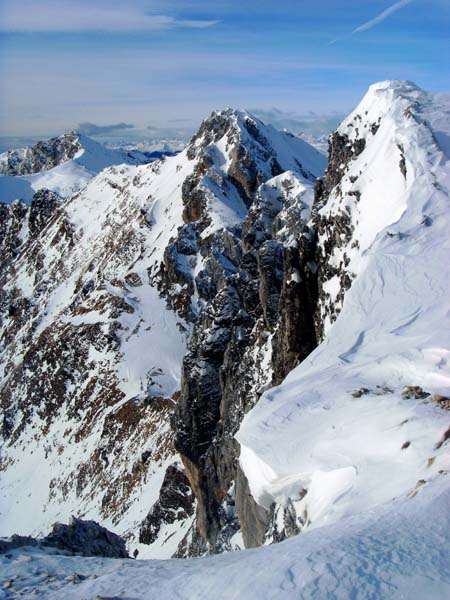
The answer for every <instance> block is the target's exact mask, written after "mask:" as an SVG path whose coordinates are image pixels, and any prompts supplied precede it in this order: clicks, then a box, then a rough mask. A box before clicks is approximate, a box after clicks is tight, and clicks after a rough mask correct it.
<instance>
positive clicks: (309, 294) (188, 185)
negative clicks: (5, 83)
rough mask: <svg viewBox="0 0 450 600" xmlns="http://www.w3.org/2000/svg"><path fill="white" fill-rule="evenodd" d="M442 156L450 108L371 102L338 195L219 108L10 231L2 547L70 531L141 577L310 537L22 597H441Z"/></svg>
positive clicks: (444, 498)
mask: <svg viewBox="0 0 450 600" xmlns="http://www.w3.org/2000/svg"><path fill="white" fill-rule="evenodd" d="M449 140H450V100H449V98H448V96H444V95H436V94H431V93H427V92H425V91H423V90H421V89H419V88H418V87H417V86H415V85H414V84H411V83H409V82H403V81H394V82H391V81H390V82H382V83H379V84H376V85H374V86H372V87H371V88H370V89H369V91H368V93H367V94H366V96H365V97H364V99H363V100H362V102H361V104H360V105H359V106H358V107H357V108H356V109H355V111H354V112H353V113H352V114H351V115H350V116H349V117H348V118H347V119H345V120H344V122H343V123H342V124H341V125H340V127H339V128H338V129H337V131H336V132H334V133H333V134H332V135H331V136H330V140H329V159H328V167H327V168H326V170H325V172H324V168H325V165H324V161H323V158H322V157H321V155H320V153H318V152H317V151H315V150H314V149H313V148H311V147H310V146H308V144H306V143H305V142H303V141H302V140H300V139H299V138H296V137H293V136H290V135H289V134H287V133H281V132H277V131H276V130H274V129H273V128H271V127H266V126H265V125H263V124H262V123H261V122H260V121H258V120H257V119H255V118H254V117H252V116H251V115H249V114H247V113H245V112H241V111H232V110H227V111H222V112H218V113H213V114H212V115H211V116H210V117H209V118H208V119H206V120H205V121H204V122H203V124H202V126H201V128H200V130H199V131H198V133H197V134H196V135H195V136H194V138H193V139H192V141H191V143H190V144H189V145H188V147H187V148H186V150H184V151H183V152H182V153H180V154H179V155H178V156H175V157H172V158H167V159H165V160H162V161H158V162H155V163H153V164H152V165H146V166H141V167H131V166H124V167H120V168H113V169H107V170H105V171H103V172H102V173H101V174H100V175H98V176H97V177H96V178H95V179H94V180H93V181H92V182H91V183H90V184H89V185H88V186H87V187H86V188H85V189H83V190H82V191H81V192H79V193H78V194H76V195H75V196H73V197H72V198H70V199H69V200H68V201H67V202H66V203H65V204H64V205H63V206H62V205H60V204H59V203H57V202H56V201H55V199H54V198H53V196H52V195H51V192H45V193H41V194H40V195H39V196H38V197H36V198H35V199H34V200H33V202H32V204H31V207H30V208H27V207H26V206H24V205H23V204H21V203H15V204H12V205H10V206H4V207H3V208H2V210H3V211H4V218H3V219H2V223H5V224H6V225H4V226H3V229H2V231H1V236H2V243H3V248H4V252H5V256H7V260H6V261H5V263H4V265H3V285H2V290H4V291H3V292H2V294H3V296H2V298H1V303H2V311H3V313H2V314H3V316H2V332H1V334H0V335H1V336H2V337H1V338H0V339H1V340H2V363H3V365H4V379H3V382H2V387H1V390H0V398H1V403H2V409H3V411H4V418H3V429H2V435H3V440H4V446H3V449H2V457H1V468H2V471H3V472H2V480H1V486H2V487H1V504H2V507H3V508H2V514H1V515H0V525H1V527H2V529H1V530H0V532H1V533H2V534H6V533H12V532H18V533H38V532H39V531H42V532H44V533H46V531H47V529H49V526H50V523H51V522H52V521H54V520H55V518H59V519H62V520H67V517H68V516H69V514H71V513H74V514H77V515H79V516H85V517H89V518H96V519H98V520H101V521H102V522H103V523H104V524H106V525H107V526H109V527H111V528H113V529H114V530H115V531H117V532H119V533H121V534H124V535H126V537H127V539H128V542H129V547H130V549H131V550H132V549H134V548H136V547H138V548H139V549H140V551H141V556H144V557H145V556H152V557H169V556H172V555H175V556H178V557H182V556H197V555H202V554H206V553H208V552H220V551H223V550H234V549H238V548H243V547H244V546H246V547H254V546H261V545H269V544H272V542H280V541H283V540H285V539H286V538H290V537H294V536H296V537H294V539H292V540H287V541H285V542H283V543H282V544H278V545H276V546H274V547H270V548H262V549H259V550H255V551H250V552H246V553H240V554H239V555H233V554H227V555H225V556H224V557H213V558H206V559H201V560H200V561H189V562H186V563H180V562H178V561H175V562H164V563H161V562H155V563H153V562H150V563H145V562H140V563H138V564H136V563H129V564H130V566H129V567H128V569H127V574H126V576H124V571H125V570H126V565H125V566H124V563H114V564H113V563H111V562H108V563H106V562H103V563H102V565H99V566H96V565H97V563H94V562H91V563H90V566H89V569H90V571H89V572H90V573H91V572H92V573H93V574H95V575H102V571H101V570H102V569H106V571H107V572H106V573H104V574H103V577H102V576H100V577H99V578H98V580H97V579H96V580H95V581H94V580H90V579H89V580H88V581H86V582H84V583H83V582H82V583H80V585H79V587H78V586H73V587H72V588H71V589H70V590H69V589H67V585H66V584H65V583H64V581H65V579H64V576H65V573H66V570H67V569H72V570H73V571H76V572H79V571H80V570H81V568H82V567H81V565H80V563H79V560H80V559H70V558H69V559H67V560H66V561H65V560H62V559H61V560H59V562H58V561H55V559H53V558H48V556H46V555H45V554H42V553H41V554H37V555H36V558H35V559H34V560H36V561H39V564H40V565H42V568H44V569H48V565H53V567H52V568H57V569H59V570H60V571H61V572H62V573H64V576H61V582H59V580H57V581H56V582H55V587H54V589H53V590H50V589H49V588H48V587H46V586H47V583H45V582H43V583H42V582H40V581H38V580H37V578H34V579H33V577H34V575H32V574H29V575H28V578H29V581H30V582H31V583H32V584H33V585H35V586H36V587H37V588H39V589H38V592H37V597H39V595H38V594H39V593H41V592H42V594H43V595H44V596H45V594H46V593H47V594H48V597H51V595H50V593H53V594H54V596H55V595H56V596H58V594H59V595H61V593H62V592H61V590H64V592H63V593H64V594H67V597H68V598H70V597H72V598H77V599H78V598H82V597H86V596H87V597H89V595H91V596H92V595H94V594H95V593H100V594H107V595H112V596H114V595H117V593H118V589H119V588H120V590H122V588H123V595H125V594H126V595H132V596H133V597H136V598H153V597H158V598H159V597H168V598H169V597H181V598H192V597H196V598H209V597H210V595H211V590H219V589H220V590H221V597H223V598H232V597H248V598H257V597H258V598H274V597H283V598H298V597H318V598H323V597H327V596H329V597H343V598H346V597H353V596H355V597H356V596H357V595H358V597H359V595H360V596H361V597H362V598H376V597H392V598H402V597H406V596H408V597H411V598H416V599H417V600H418V599H422V598H424V597H427V594H428V597H432V598H433V599H436V600H438V599H442V600H443V599H444V598H447V597H448V594H449V591H450V578H449V577H448V565H446V563H445V559H444V558H445V557H444V555H443V552H442V549H443V548H445V547H446V545H448V542H449V533H448V514H449V509H448V506H449V505H448V498H449V494H450V486H449V482H448V473H449V471H450V454H449V451H448V440H449V439H450V428H449V419H448V415H449V413H448V410H449V409H450V367H449V361H448V357H449V352H450V335H449V331H450V328H449V323H448V319H449V315H450V310H449V298H450V294H449V292H450V289H449V286H450V278H449V276H448V268H449V254H450V252H449V251H450V242H449V239H448V234H447V231H448V223H449V221H450V144H449ZM317 177H319V178H317ZM36 506H42V507H43V509H42V511H40V512H39V513H38V514H39V515H40V521H39V522H37V521H36V513H37V511H36ZM33 509H34V510H33ZM299 533H300V535H297V534H299ZM138 538H139V540H140V544H138V543H137V540H138ZM13 560H14V561H16V563H14V564H13V563H11V564H9V563H8V564H7V565H6V566H7V567H8V568H9V567H11V569H12V570H11V573H13V572H14V569H16V570H20V568H21V566H20V555H19V554H18V555H17V558H13ZM77 561H78V562H77ZM85 564H87V563H85ZM55 565H57V566H56V567H55ZM86 570H88V567H87V566H86ZM255 573H258V576H255ZM148 581H152V587H151V589H148ZM146 582H147V583H146ZM224 582H228V584H227V585H225V584H224ZM31 583H30V585H31ZM41 584H42V588H41V587H39V586H41ZM75 588H76V589H75ZM39 590H41V591H39ZM120 593H121V594H122V591H121V592H120Z"/></svg>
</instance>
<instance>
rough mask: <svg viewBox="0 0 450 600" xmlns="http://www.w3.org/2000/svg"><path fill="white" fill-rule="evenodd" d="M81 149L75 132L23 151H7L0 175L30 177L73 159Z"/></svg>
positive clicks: (1, 164) (0, 163)
mask: <svg viewBox="0 0 450 600" xmlns="http://www.w3.org/2000/svg"><path fill="white" fill-rule="evenodd" d="M81 148H82V145H81V143H80V140H79V135H78V133H77V132H76V131H71V132H70V133H65V134H64V135H62V136H60V137H54V138H51V139H50V140H47V141H43V142H38V143H37V144H36V145H34V146H32V147H31V148H25V149H24V150H9V151H8V152H6V153H5V155H3V157H2V159H3V160H2V161H0V173H1V174H2V175H31V174H32V173H39V172H41V171H47V170H48V169H52V168H53V167H56V166H58V165H60V164H61V163H63V162H66V161H67V160H70V159H71V158H73V157H74V156H75V155H76V154H77V152H79V151H80V150H81Z"/></svg>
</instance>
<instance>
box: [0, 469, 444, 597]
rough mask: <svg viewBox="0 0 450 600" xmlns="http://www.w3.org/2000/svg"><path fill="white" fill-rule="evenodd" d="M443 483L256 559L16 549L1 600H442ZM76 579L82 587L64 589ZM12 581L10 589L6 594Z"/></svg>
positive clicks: (256, 553)
mask: <svg viewBox="0 0 450 600" xmlns="http://www.w3.org/2000/svg"><path fill="white" fill-rule="evenodd" d="M446 479H447V478H446V477H441V480H440V481H439V482H437V484H436V485H434V486H426V487H424V488H422V489H421V490H419V493H418V494H417V495H416V496H415V497H413V498H407V499H402V500H401V501H399V502H396V503H394V502H392V503H389V504H388V505H387V506H385V507H383V508H378V509H376V510H374V511H372V512H370V513H365V514H361V515H358V516H355V517H352V518H349V519H346V520H345V522H343V523H342V525H339V524H336V525H330V526H326V527H323V528H321V529H316V530H314V531H310V532H308V533H305V534H302V535H299V536H297V537H295V538H291V539H289V540H287V541H285V542H281V543H280V544H276V545H273V546H269V547H264V548H261V549H256V550H246V551H242V552H234V553H228V554H225V555H222V556H215V557H207V558H200V559H190V560H170V561H160V560H136V561H134V560H123V559H120V560H119V559H106V558H82V557H73V556H64V555H62V554H57V553H56V552H55V551H54V550H47V551H43V550H37V549H34V548H20V549H17V550H14V551H12V552H11V553H10V557H9V558H8V557H7V556H6V555H4V554H3V555H0V584H1V585H2V587H0V598H5V599H6V598H10V597H12V595H11V590H14V592H22V594H21V597H24V596H23V595H24V594H25V595H29V596H30V597H33V598H36V599H37V600H44V599H45V600H52V599H55V600H56V599H58V600H59V599H60V598H64V599H65V600H81V599H83V598H90V599H91V598H94V597H95V596H96V595H98V596H101V597H118V598H124V599H125V598H130V599H131V598H133V600H172V599H173V598H177V599H180V600H194V599H195V600H210V598H212V597H218V598H220V599H221V600H237V599H241V598H245V599H246V600H273V599H274V598H280V599H283V600H291V599H292V600H294V599H295V600H298V599H304V600H307V599H308V600H309V599H313V598H317V599H320V600H325V599H328V598H329V599H332V598H334V599H336V600H338V599H340V600H347V599H348V598H355V600H374V599H375V598H380V599H381V598H389V599H390V600H404V599H405V598H408V599H409V600H424V599H425V598H427V599H429V600H447V598H448V597H449V595H450V568H449V564H448V560H447V555H446V553H445V551H444V549H445V548H447V547H448V544H449V543H450V529H449V527H448V516H449V506H450V491H449V486H448V481H446ZM75 573H76V574H79V575H81V577H80V579H82V580H81V581H79V583H73V582H72V581H70V579H69V580H68V579H67V578H70V577H71V576H73V575H74V574H75ZM11 580H12V588H9V589H6V588H4V587H3V585H4V582H9V581H11Z"/></svg>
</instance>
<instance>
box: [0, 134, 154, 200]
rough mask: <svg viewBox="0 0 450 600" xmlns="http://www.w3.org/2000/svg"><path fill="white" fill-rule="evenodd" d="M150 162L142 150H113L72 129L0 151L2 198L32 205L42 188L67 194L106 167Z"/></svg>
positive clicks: (62, 195)
mask: <svg viewBox="0 0 450 600" xmlns="http://www.w3.org/2000/svg"><path fill="white" fill-rule="evenodd" d="M147 162H150V160H149V158H148V157H147V156H146V155H145V154H143V153H141V152H136V151H133V152H125V151H122V150H111V149H109V148H105V147H104V146H103V145H102V144H99V143H98V142H95V141H94V140H92V139H90V138H88V137H87V136H85V135H83V134H81V133H78V132H77V131H72V132H70V133H65V134H64V135H61V136H59V137H54V138H51V139H50V140H47V141H44V142H38V143H37V144H35V145H34V146H32V147H30V148H22V149H20V150H9V151H8V152H4V153H3V154H0V201H1V202H8V203H9V202H13V201H14V200H23V201H25V202H26V203H28V204H29V203H30V201H31V198H32V197H33V194H34V193H35V192H37V191H39V190H40V189H49V190H51V191H53V192H55V193H57V194H58V195H59V196H61V197H66V196H69V195H71V194H73V193H74V192H75V191H77V190H78V189H80V188H81V187H83V186H84V185H85V184H86V183H87V182H88V181H90V180H91V179H92V178H93V177H94V176H95V175H96V174H97V173H99V172H100V171H101V170H102V169H105V168H106V167H110V166H112V165H119V164H132V165H139V164H144V163H147Z"/></svg>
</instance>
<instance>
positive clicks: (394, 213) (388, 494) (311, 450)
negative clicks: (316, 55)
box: [237, 82, 450, 598]
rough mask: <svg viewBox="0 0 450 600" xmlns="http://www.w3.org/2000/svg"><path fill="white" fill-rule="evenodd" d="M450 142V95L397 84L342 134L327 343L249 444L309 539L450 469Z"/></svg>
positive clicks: (262, 492) (331, 217)
mask: <svg viewBox="0 0 450 600" xmlns="http://www.w3.org/2000/svg"><path fill="white" fill-rule="evenodd" d="M449 133H450V118H449V103H448V98H447V104H445V98H443V97H439V96H437V97H436V96H433V95H432V94H427V93H425V92H423V91H421V90H419V89H418V88H416V87H415V86H414V85H412V84H409V83H405V82H384V83H381V84H377V85H375V86H372V87H371V88H370V90H369V92H368V94H367V95H366V97H365V98H364V100H363V101H362V102H361V104H360V105H359V106H358V107H357V108H356V110H355V111H354V112H353V113H352V114H351V115H350V116H349V117H348V118H347V119H346V120H345V121H344V122H343V123H342V125H341V126H340V128H339V130H338V132H337V135H336V134H335V137H334V143H335V145H336V146H340V147H341V148H344V151H342V153H345V152H346V150H345V149H346V148H350V147H353V148H354V149H355V148H357V151H354V152H353V154H352V155H351V156H349V157H348V159H347V161H343V159H342V158H339V157H338V158H339V160H337V161H336V165H335V169H337V170H338V171H340V172H341V173H340V178H338V179H339V180H338V181H337V182H335V185H334V186H332V187H331V190H330V192H329V195H328V197H326V198H325V200H324V201H323V202H322V206H321V205H320V204H319V205H318V206H317V215H316V222H317V223H318V224H319V225H318V230H319V248H321V249H322V254H320V252H319V256H321V258H322V264H321V269H322V273H323V276H322V281H321V285H322V289H321V295H320V303H319V310H320V313H321V315H322V320H323V331H324V332H325V338H324V341H323V342H322V343H321V344H320V345H319V346H318V348H317V349H316V350H315V351H314V352H313V353H312V354H311V355H310V356H309V357H308V358H307V359H306V360H305V361H304V362H303V363H302V364H301V365H300V366H299V367H297V368H296V369H295V370H294V371H292V372H291V373H290V374H289V375H288V377H287V378H286V380H285V381H284V382H283V384H282V385H281V386H279V387H277V388H274V389H272V390H270V391H268V392H266V393H265V394H264V395H263V397H262V398H261V400H260V401H259V403H258V405H257V406H256V407H255V408H254V409H253V410H252V411H251V412H250V413H249V414H248V415H247V416H246V417H245V419H244V421H243V424H242V426H241V429H240V431H239V433H238V435H237V438H238V440H239V442H240V444H241V457H240V462H241V467H242V468H243V471H244V472H245V475H246V476H247V479H248V481H249V486H250V490H251V493H252V495H253V497H254V498H255V500H256V501H257V503H258V504H260V505H261V506H263V507H264V508H266V509H269V508H270V507H271V506H272V504H273V503H275V504H276V505H279V506H282V507H286V506H287V505H289V506H291V508H293V509H294V511H295V512H294V515H295V518H296V519H297V522H298V524H299V527H300V529H303V530H304V531H307V530H309V529H313V528H318V527H321V526H323V525H327V524H329V523H333V522H336V523H340V524H341V525H342V527H345V525H344V523H345V522H344V521H343V519H344V518H346V517H349V516H352V515H356V514H360V513H364V512H366V511H373V510H375V509H376V510H378V508H377V507H380V506H382V505H385V504H389V503H391V504H389V506H390V507H391V508H390V510H392V511H395V510H398V511H399V512H400V513H401V512H402V511H403V510H404V507H405V506H406V505H405V502H406V503H407V502H408V501H407V500H405V499H406V498H408V497H410V496H414V495H415V494H416V492H417V490H418V489H419V488H421V487H423V486H425V487H427V488H428V487H429V488H430V492H429V493H430V495H432V494H433V493H434V492H433V491H432V490H433V488H434V487H435V486H438V489H440V488H441V487H442V485H443V484H442V483H441V482H440V480H442V478H443V477H442V476H443V474H444V475H447V474H448V472H449V471H450V453H449V447H448V443H447V441H448V439H449V437H450V429H449V425H450V415H449V412H448V409H449V406H450V402H449V401H448V400H447V401H446V400H445V399H444V398H445V397H447V398H448V397H449V396H450V393H449V392H450V361H449V358H450V310H449V309H450V275H449V264H450V262H449V259H450V238H449V236H448V226H449V223H450V160H449V159H450V155H449V153H448V145H447V144H446V140H448V139H449V138H448V135H449ZM339 136H340V137H339ZM361 140H364V142H361ZM342 153H341V156H342ZM332 169H333V165H332V164H331V166H329V171H328V173H327V178H328V181H329V180H330V179H332V177H336V173H333V172H332ZM350 284H351V287H350V289H349V290H348V291H346V290H347V288H348V287H349V286H350ZM343 298H344V299H343ZM342 299H343V301H342ZM336 317H337V318H336ZM334 319H336V321H335V322H334V323H333V324H332V321H333V320H334ZM404 386H409V388H410V389H406V388H405V387H404ZM445 480H446V483H445V484H444V487H447V491H446V495H447V497H448V488H449V486H450V479H449V478H448V476H447V477H445ZM393 499H397V500H396V501H394V502H392V500H393ZM396 502H397V505H398V508H397V509H396V508H395V506H396ZM442 510H443V513H442V518H443V516H444V513H445V512H446V515H447V518H448V517H449V516H450V510H449V507H448V505H447V509H444V505H442ZM281 515H282V512H281V511H280V518H281V519H282V516H281ZM361 518H366V517H361ZM429 518H430V519H431V521H430V524H429V530H430V533H431V530H432V529H433V527H434V518H435V513H434V511H431V512H430V513H429ZM408 527H409V526H408ZM386 529H387V530H388V531H389V527H386ZM324 535H325V532H324ZM401 535H403V534H400V536H401ZM361 547H363V546H361ZM369 560H372V558H371V559H369ZM373 560H375V557H373ZM393 561H395V559H394V558H393ZM414 572H415V568H414V567H413V565H412V564H411V565H410V576H411V588H413V587H414V583H413V582H414V581H415V579H414ZM377 597H382V595H381V596H377ZM418 597H427V598H434V597H435V596H433V593H431V591H430V592H429V594H425V595H423V596H418ZM436 597H440V596H436Z"/></svg>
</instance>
